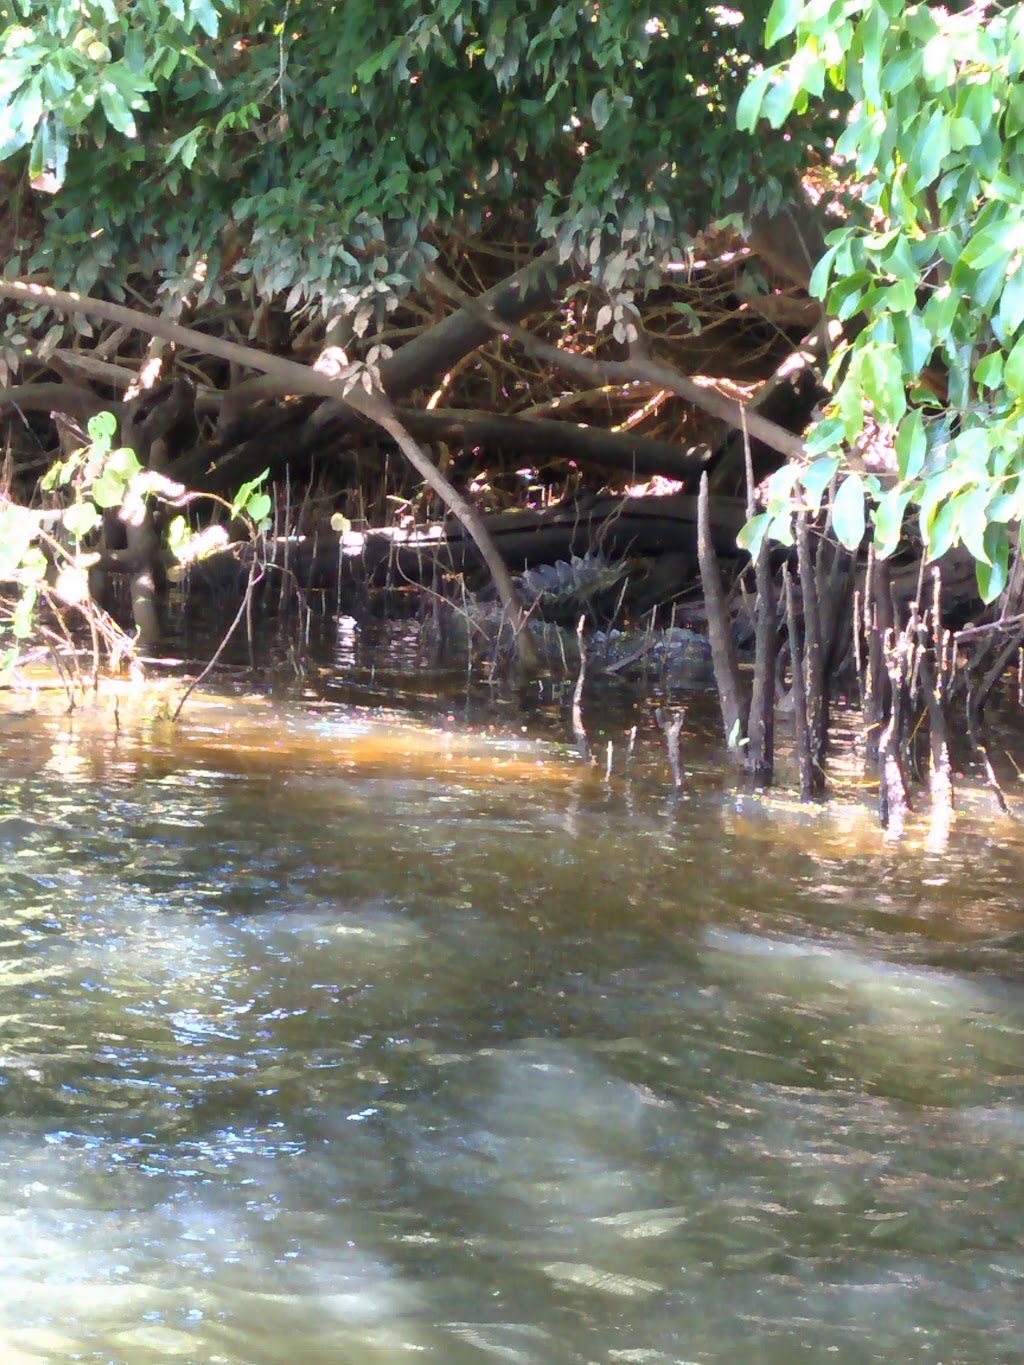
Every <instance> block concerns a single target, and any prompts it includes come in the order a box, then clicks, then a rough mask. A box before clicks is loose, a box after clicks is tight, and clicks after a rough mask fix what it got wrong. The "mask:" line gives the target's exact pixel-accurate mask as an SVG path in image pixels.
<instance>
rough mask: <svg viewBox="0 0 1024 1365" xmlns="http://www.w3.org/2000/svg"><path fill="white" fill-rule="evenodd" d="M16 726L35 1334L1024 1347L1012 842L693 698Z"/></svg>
mask: <svg viewBox="0 0 1024 1365" xmlns="http://www.w3.org/2000/svg"><path fill="white" fill-rule="evenodd" d="M6 741H7V742H6V746H5V751H4V765H5V766H4V770H3V774H4V776H3V784H2V789H0V846H2V849H3V861H2V870H0V1014H2V1016H3V1025H4V1027H3V1033H2V1042H0V1108H2V1112H3V1118H4V1122H3V1126H2V1132H0V1190H2V1193H3V1212H2V1214H0V1231H2V1233H3V1238H2V1242H0V1265H2V1267H3V1277H2V1284H3V1291H2V1294H0V1359H2V1360H3V1361H4V1362H5V1365H6V1362H8V1361H10V1362H15V1363H16V1362H26V1361H33V1362H43V1361H45V1362H52V1363H53V1365H63V1362H71V1361H79V1360H86V1361H90V1360H94V1361H116V1362H119V1365H120V1363H121V1362H123V1365H149V1363H150V1362H158V1361H169V1360H176V1359H180V1360H183V1361H190V1362H192V1361H204V1362H206V1361H209V1362H220V1365H262V1363H263V1362H267V1365H279V1363H280V1362H281V1361H284V1360H296V1361H302V1362H320V1361H323V1362H332V1363H336V1362H339V1361H340V1362H346V1365H347V1362H352V1363H353V1365H363V1363H364V1362H380V1365H385V1362H388V1363H390V1362H394V1361H400V1360H404V1359H406V1358H409V1359H416V1360H420V1359H424V1358H426V1359H432V1360H438V1361H446V1362H447V1361H453V1362H456V1365H461V1362H467V1365H469V1363H470V1362H486V1361H496V1362H497V1361H514V1362H525V1363H526V1365H533V1363H535V1365H561V1362H565V1363H566V1365H570V1363H572V1365H577V1363H580V1365H581V1363H582V1362H590V1361H600V1362H615V1361H626V1362H655V1363H658V1362H665V1365H669V1363H670V1362H678V1361H691V1360H692V1361H723V1362H725V1361H729V1362H733V1361H737V1360H745V1361H746V1360H749V1361H755V1362H761V1361H765V1362H775V1361H778V1362H779V1363H780V1365H782V1362H790V1361H792V1360H793V1359H794V1358H801V1357H803V1358H807V1359H812V1360H814V1359H825V1358H828V1359H831V1358H836V1359H839V1360H842V1361H850V1362H858V1361H862V1360H863V1361H888V1360H891V1361H904V1360H911V1359H914V1360H917V1359H922V1360H965V1361H966V1360H969V1361H972V1362H1007V1361H1010V1360H1014V1359H1019V1358H1024V1320H1022V1312H1021V1308H1020V1302H1021V1281H1022V1279H1024V1255H1022V1253H1021V1239H1022V1232H1024V1206H1022V1205H1024V1200H1022V1187H1021V1182H1020V1164H1021V1149H1022V1146H1024V1087H1022V1083H1021V1081H1022V1078H1021V1060H1020V1059H1021V1056H1022V1047H1021V1043H1022V1031H1024V989H1022V988H1021V987H1020V986H1019V985H1018V984H1017V983H1018V982H1019V981H1020V954H1019V910H1018V902H1017V900H1016V898H1015V894H1014V891H1013V887H1014V885H1015V878H1016V877H1017V876H1018V871H1019V861H1018V858H1019V854H1018V852H1017V851H1016V850H1015V849H1013V848H1012V847H1009V846H1008V847H1005V848H1003V849H1001V850H998V851H996V850H993V851H992V853H991V856H990V857H989V858H988V859H987V860H986V861H984V862H979V861H978V859H977V857H976V850H977V841H976V839H974V840H972V839H971V838H970V837H966V836H965V837H964V840H963V843H962V845H961V851H959V852H954V854H953V855H952V857H951V858H950V859H947V860H939V859H934V858H932V859H931V861H928V860H927V857H928V856H930V855H920V856H919V855H917V854H903V853H900V852H899V851H894V850H891V849H890V850H884V851H882V852H878V851H877V848H878V846H877V844H876V845H873V846H872V845H870V843H869V841H868V840H867V838H866V837H865V839H864V840H863V843H860V842H858V841H857V840H854V839H851V838H849V837H848V836H849V832H850V830H851V829H852V828H857V827H856V825H851V823H850V822H851V821H852V820H855V817H854V816H853V815H852V814H851V813H850V812H849V811H847V812H846V814H844V815H842V816H841V817H817V818H816V819H815V820H814V821H807V820H804V819H803V818H801V819H800V820H799V821H793V822H788V821H786V820H785V819H784V818H782V817H779V818H778V819H777V820H776V821H775V823H774V824H772V822H771V819H770V815H769V814H763V813H762V812H761V811H757V812H756V814H755V815H754V816H752V815H751V812H750V810H749V808H743V807H741V806H740V805H738V804H737V802H736V799H735V798H734V797H733V796H732V795H731V794H730V791H729V789H728V786H727V784H725V783H723V781H722V780H721V779H720V778H719V777H718V775H717V774H715V773H714V771H713V770H712V769H711V768H710V766H706V767H705V768H704V769H701V767H700V760H699V755H698V756H697V759H696V761H695V760H694V757H693V755H692V752H691V770H695V777H694V779H693V781H692V782H691V787H690V789H689V790H688V792H687V793H686V794H684V796H683V798H682V799H681V800H680V801H678V802H673V801H670V800H668V799H667V798H666V783H665V775H664V773H663V772H662V771H661V765H662V757H661V753H660V748H658V747H657V746H658V745H659V741H658V740H657V738H656V737H655V738H653V739H652V741H651V746H652V747H651V750H650V752H649V753H648V754H647V755H646V757H645V755H644V754H643V753H641V754H640V755H639V756H638V759H637V765H636V768H635V770H634V771H633V773H632V775H631V777H630V781H629V784H628V787H627V786H626V785H624V784H622V783H620V784H618V785H616V784H615V783H613V784H611V785H608V784H605V783H604V782H603V781H602V780H601V778H600V777H599V776H598V775H595V774H593V773H588V772H585V771H581V770H580V768H579V767H578V766H576V765H575V764H574V763H573V761H572V760H571V759H570V758H563V757H562V756H561V754H560V753H559V752H558V751H556V750H553V749H552V748H551V747H550V746H545V745H542V744H538V743H534V742H531V741H529V740H528V739H526V738H524V737H522V736H521V735H520V736H518V737H516V738H515V739H514V742H510V741H509V739H508V737H505V738H504V739H502V740H501V741H500V742H496V741H495V739H494V738H493V737H491V736H488V735H484V736H482V737H472V736H467V735H466V734H464V733H456V732H454V731H451V732H449V733H447V734H444V735H441V736H438V735H436V734H433V733H431V732H427V731H413V730H410V729H409V727H403V726H402V725H399V724H395V723H392V722H388V723H386V724H383V725H378V724H375V723H371V722H368V721H367V720H366V718H365V716H361V717H358V716H350V717H348V718H344V717H335V716H333V715H331V714H323V713H318V712H315V711H309V712H307V711H303V710H301V709H300V708H291V709H289V708H284V709H281V710H279V711H270V710H268V709H267V708H266V707H265V706H256V705H250V704H245V705H240V706H239V707H237V708H234V707H228V706H226V705H225V706H223V707H221V708H220V709H218V708H217V707H214V706H211V707H210V708H209V709H208V710H206V711H200V712H199V713H197V716H196V719H195V720H194V721H192V722H189V723H188V724H187V726H186V728H185V729H184V730H179V731H172V730H171V729H170V728H169V727H167V726H166V724H165V723H164V722H161V721H159V720H156V719H155V720H153V721H152V722H151V723H148V724H146V725H143V726H138V727H136V728H134V729H131V728H129V727H128V726H127V725H125V726H123V727H122V730H121V733H120V734H119V735H117V736H116V737H115V738H113V739H112V738H111V737H110V734H109V733H106V737H104V738H97V736H96V735H95V733H91V732H90V731H89V730H88V728H87V727H85V726H82V725H79V726H77V727H76V726H71V727H70V728H69V727H68V725H67V724H66V723H65V722H56V721H54V722H50V721H44V720H39V721H37V722H35V723H30V722H28V721H24V722H22V723H21V724H20V726H19V727H17V728H16V729H14V730H13V731H10V732H8V733H7V735H6ZM830 819H831V820H832V823H831V824H830V823H829V820H830ZM922 858H924V859H925V861H924V862H922ZM923 867H924V868H925V870H926V873H927V876H926V877H925V878H923V877H922V868H923ZM883 872H884V874H885V875H884V883H883V881H882V873H883ZM925 881H927V882H928V883H930V884H929V885H927V886H925ZM965 902H969V903H970V905H971V907H972V912H971V914H970V915H965V914H961V913H960V911H961V907H962V906H963V905H964V903H965ZM1014 930H1016V933H1017V935H1018V937H1017V938H1015V937H1014V933H1013V931H1014Z"/></svg>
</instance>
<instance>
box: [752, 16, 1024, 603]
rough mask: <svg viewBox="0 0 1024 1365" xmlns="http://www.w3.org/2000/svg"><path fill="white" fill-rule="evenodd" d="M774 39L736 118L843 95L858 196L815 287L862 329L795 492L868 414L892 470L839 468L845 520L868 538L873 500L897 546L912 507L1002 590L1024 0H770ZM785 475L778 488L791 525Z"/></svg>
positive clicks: (1018, 375) (1023, 492)
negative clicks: (995, 1)
mask: <svg viewBox="0 0 1024 1365" xmlns="http://www.w3.org/2000/svg"><path fill="white" fill-rule="evenodd" d="M767 38H768V41H769V42H772V43H779V44H781V45H783V46H785V47H788V48H789V49H790V55H789V56H788V57H787V58H786V60H785V61H783V62H781V63H780V64H778V65H776V66H774V67H770V68H768V69H767V70H765V71H763V72H761V73H759V74H757V75H756V76H755V78H754V80H753V81H752V82H751V85H750V88H749V89H748V91H747V93H746V95H745V96H744V99H743V101H742V104H741V108H740V111H739V115H740V122H741V123H742V124H743V125H744V126H746V127H753V126H754V125H755V123H756V121H757V119H758V117H761V118H763V119H765V120H767V122H768V123H770V124H771V125H772V126H773V127H775V128H779V127H782V126H784V125H785V124H786V121H787V120H788V119H789V118H790V117H791V116H792V115H793V113H794V111H796V112H797V113H798V114H799V115H803V116H806V114H807V111H809V110H810V111H813V110H814V108H815V107H819V108H822V107H824V104H825V102H826V101H829V100H831V99H833V98H834V97H835V92H842V94H843V97H844V98H848V99H852V101H853V104H852V106H851V113H850V116H849V119H848V122H847V126H846V129H845V131H844V132H843V134H842V136H841V137H840V138H839V140H838V143H837V146H836V157H835V159H836V164H837V166H839V167H840V168H841V169H842V170H844V171H845V173H846V174H847V176H848V178H849V180H850V181H851V182H853V184H855V186H856V193H855V195H854V196H852V197H851V198H850V199H849V200H848V206H847V207H848V214H849V217H848V221H847V222H846V224H845V225H844V226H842V227H840V228H838V229H837V230H836V231H835V232H833V233H832V235H831V237H830V238H829V247H828V251H827V254H826V255H825V257H824V258H823V260H822V261H821V262H820V263H819V265H818V267H817V270H816V271H815V275H814V279H813V287H814V288H815V289H816V290H817V292H818V294H819V295H820V296H821V297H822V298H823V299H825V300H826V301H827V305H828V308H829V310H830V312H831V313H832V314H833V315H834V316H835V317H837V318H839V319H842V320H848V321H851V322H853V323H855V324H856V326H855V327H853V328H851V329H850V335H851V339H850V340H849V341H848V342H847V343H846V344H844V345H843V346H842V347H841V348H840V350H839V352H838V354H837V356H836V360H835V363H834V364H833V367H832V375H833V377H834V380H835V381H836V383H837V387H836V390H835V397H834V401H833V403H832V406H831V408H830V410H829V414H828V416H827V419H826V420H825V421H823V422H822V423H821V424H820V425H819V427H818V429H817V431H816V433H815V434H814V436H813V438H812V440H811V443H810V448H811V450H812V451H819V452H829V453H828V454H825V455H823V456H822V458H821V459H819V460H818V461H817V462H816V463H815V464H814V465H812V466H811V470H810V471H809V479H808V481H807V490H808V492H809V494H810V496H811V498H812V500H815V499H817V498H820V496H821V490H822V488H823V487H824V486H825V485H826V484H827V483H828V481H829V477H830V475H831V474H832V473H834V472H835V471H836V469H837V468H839V466H840V460H839V453H838V452H840V451H844V450H849V449H850V448H851V447H855V446H857V444H858V443H860V442H862V440H863V438H864V434H865V424H866V423H870V424H873V427H874V428H875V429H878V428H880V429H881V431H882V433H883V434H888V435H889V436H890V437H891V439H892V442H893V444H894V449H895V456H896V461H895V465H896V467H895V468H894V469H893V470H892V471H891V473H890V474H889V475H888V476H886V475H883V476H882V478H881V479H879V478H878V477H875V476H872V475H869V476H864V475H863V474H862V473H861V472H858V471H855V472H853V473H851V474H850V475H849V476H848V478H847V479H846V481H845V483H844V484H843V485H842V488H841V489H840V499H839V517H838V529H840V531H841V533H843V534H844V537H845V538H846V539H847V540H848V541H849V543H851V544H855V543H857V542H858V541H859V540H860V536H861V533H862V531H863V528H864V520H865V518H864V507H865V494H868V495H869V496H870V497H871V498H873V499H874V501H875V510H874V528H875V529H874V534H875V541H876V545H877V546H878V547H879V549H880V550H881V551H882V552H883V553H889V552H891V551H892V550H893V549H894V548H895V547H896V545H897V543H898V541H899V539H900V536H901V527H902V525H903V518H904V513H905V511H906V509H907V507H908V505H909V504H914V505H915V506H916V508H917V512H918V518H917V520H918V525H919V529H920V535H921V537H922V540H923V542H924V544H925V546H926V548H927V551H928V554H929V555H930V556H931V557H932V558H938V557H940V556H941V555H942V554H943V553H944V552H945V551H946V550H947V549H948V548H949V547H950V546H951V545H953V544H955V543H957V542H962V543H963V544H965V545H966V546H967V547H968V548H969V549H970V550H971V552H972V553H973V554H974V556H975V558H976V560H977V561H978V566H979V569H978V573H979V583H980V587H981V590H982V594H983V596H984V597H985V598H986V600H991V599H994V598H995V597H997V596H998V595H999V593H1000V592H1001V591H1002V589H1003V587H1004V586H1005V584H1006V581H1007V574H1008V565H1009V562H1010V557H1011V551H1012V547H1013V544H1014V543H1015V541H1016V531H1015V530H1013V529H1012V528H1015V527H1016V526H1017V525H1018V524H1019V521H1020V518H1021V516H1022V513H1024V201H1022V198H1021V185H1022V184H1024V85H1022V83H1021V74H1022V72H1024V6H1020V5H1008V6H999V7H997V6H988V5H984V4H982V5H972V6H969V7H966V8H963V9H960V8H959V7H951V8H949V9H947V8H942V7H939V6H929V5H910V6H907V5H904V4H902V3H900V2H899V0H836V2H835V3H823V0H810V2H809V3H806V4H804V3H801V0H776V3H775V4H774V5H773V6H772V10H771V13H770V15H769V19H768V25H767ZM831 452H837V453H835V454H832V453H831ZM795 474H796V471H791V472H790V473H789V474H788V475H787V476H786V477H785V479H784V480H780V481H779V482H778V483H777V485H776V495H777V500H776V504H775V506H774V507H773V509H772V514H773V516H772V519H771V520H772V527H773V529H774V530H775V531H777V532H780V533H782V534H783V535H785V534H786V530H787V525H788V511H787V510H786V507H785V501H786V492H787V485H788V486H789V487H791V486H792V483H793V481H794V478H795ZM762 529H763V528H762Z"/></svg>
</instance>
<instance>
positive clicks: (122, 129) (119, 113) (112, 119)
mask: <svg viewBox="0 0 1024 1365" xmlns="http://www.w3.org/2000/svg"><path fill="white" fill-rule="evenodd" d="M99 90H100V104H101V105H102V106H103V112H104V113H105V114H106V116H107V121H108V122H109V124H110V126H111V127H112V128H114V129H115V130H116V131H117V132H119V133H123V134H124V135H125V137H135V134H136V129H135V119H134V117H133V116H132V111H131V110H130V109H129V108H128V102H127V100H126V99H125V97H124V95H122V93H121V91H120V90H118V88H117V86H116V85H112V84H111V83H110V82H109V81H104V82H103V84H102V85H101V86H100V88H99Z"/></svg>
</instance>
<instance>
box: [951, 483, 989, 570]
mask: <svg viewBox="0 0 1024 1365" xmlns="http://www.w3.org/2000/svg"><path fill="white" fill-rule="evenodd" d="M954 503H955V506H956V528H957V534H958V535H959V537H960V539H961V540H962V541H963V543H964V545H966V547H967V549H968V550H970V552H971V554H972V555H973V556H974V558H975V559H976V560H978V561H979V562H980V563H983V564H984V563H988V550H987V549H986V548H985V531H986V528H987V527H988V515H987V512H988V504H989V490H988V488H972V489H970V491H969V492H967V493H961V494H960V495H959V497H957V498H955V499H954Z"/></svg>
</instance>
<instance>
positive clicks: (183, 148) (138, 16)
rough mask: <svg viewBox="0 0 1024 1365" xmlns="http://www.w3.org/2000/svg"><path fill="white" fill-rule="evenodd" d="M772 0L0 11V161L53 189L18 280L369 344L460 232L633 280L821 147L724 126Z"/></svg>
mask: <svg viewBox="0 0 1024 1365" xmlns="http://www.w3.org/2000/svg"><path fill="white" fill-rule="evenodd" d="M766 3H767V0H754V3H753V4H752V5H751V7H750V8H749V9H747V10H745V11H744V12H742V13H741V12H740V11H739V10H734V9H731V8H728V7H726V6H724V5H717V4H706V3H705V4H701V3H680V4H673V5H659V4H655V3H653V0H641V3H637V0H600V2H599V3H598V0H584V3H571V2H570V3H554V0H533V3H528V4H523V3H522V0H405V3H396V4H389V5H382V4H380V3H379V2H378V0H338V3H323V0H291V3H288V4H283V5H282V4H281V3H279V0H275V3H273V4H270V3H262V2H261V0H173V2H172V3H164V4H158V3H155V0H133V3H131V4H123V3H115V0H21V3H18V4H11V3H7V4H2V3H0V54H2V56H0V101H2V104H0V159H2V158H4V157H7V158H10V157H16V158H21V159H22V160H21V161H18V162H17V163H16V164H17V166H18V167H19V168H20V167H21V165H22V164H23V162H24V163H25V165H26V169H27V171H28V174H29V176H30V177H31V178H32V180H33V182H34V183H35V184H36V185H37V186H38V187H40V188H42V189H46V190H50V191H52V192H53V197H52V199H51V200H50V201H49V202H48V203H47V204H46V207H45V211H44V214H43V223H42V225H41V232H40V234H39V235H38V237H34V238H33V240H31V241H29V242H26V243H24V244H23V245H22V249H21V251H20V259H19V262H18V268H20V269H22V270H28V269H31V270H39V269H42V270H46V271H48V272H49V273H50V274H51V275H52V278H53V281H54V283H56V284H60V285H68V286H71V287H74V288H77V289H79V290H82V291H92V290H94V289H95V288H96V286H97V284H98V282H99V283H101V284H102V288H103V289H104V290H105V291H107V292H110V291H113V292H117V291H118V290H120V289H122V288H123V286H124V282H125V280H126V278H127V277H128V276H129V275H136V276H137V275H139V274H141V275H142V276H144V277H149V278H156V279H158V280H160V281H163V283H164V285H165V287H166V288H168V289H171V290H178V291H180V292H182V293H184V292H186V291H188V292H190V293H194V292H195V290H196V278H195V277H196V270H197V267H198V269H199V274H200V276H201V281H200V289H199V301H200V302H201V301H202V300H203V298H204V297H207V298H210V297H212V298H214V299H216V298H217V297H218V290H220V289H222V288H223V285H224V281H225V279H226V278H228V277H231V278H232V279H233V281H238V280H243V281H249V282H251V288H252V289H253V290H254V291H255V293H256V295H258V296H261V297H264V298H266V297H271V296H277V297H281V298H283V299H284V301H285V303H286V306H287V307H288V309H289V310H295V309H298V308H301V307H303V306H315V307H316V308H319V309H322V310H323V311H324V312H325V313H328V314H331V313H337V312H348V313H351V314H357V315H358V316H359V317H360V318H361V319H362V322H361V326H362V327H364V328H365V326H366V325H368V324H369V322H370V321H372V319H373V317H374V316H378V319H379V315H380V314H381V313H382V312H383V311H384V310H385V309H386V308H387V307H388V306H393V301H394V300H395V299H397V298H398V297H400V296H401V295H402V294H403V293H405V292H406V291H407V290H408V289H409V288H410V286H411V284H412V283H413V282H415V280H416V279H417V278H418V276H419V274H420V272H421V270H422V267H423V265H424V263H425V262H426V261H427V260H428V259H430V258H431V257H432V255H433V254H434V252H435V243H436V241H437V239H438V237H439V235H447V234H451V233H469V234H474V233H478V232H481V231H491V232H495V231H496V232H498V233H500V234H502V235H504V236H505V238H506V239H508V238H509V237H512V238H515V239H517V240H519V241H521V242H522V241H526V242H529V241H532V240H534V239H538V240H544V241H551V240H553V239H557V240H558V241H559V242H560V243H561V244H562V248H563V250H564V252H565V254H566V255H568V254H569V253H570V252H571V251H573V250H578V251H580V252H581V253H582V254H583V255H584V256H587V255H589V259H590V263H591V265H592V266H593V267H594V269H595V271H596V272H597V273H598V275H599V276H601V277H603V279H604V281H605V282H606V283H607V284H608V285H609V286H610V287H611V288H613V289H614V288H618V287H619V286H621V285H622V284H623V283H624V282H626V283H639V284H641V285H642V284H644V283H647V282H650V281H652V280H653V279H654V278H655V274H656V269H657V267H658V266H659V265H661V264H662V263H663V262H664V260H665V259H666V258H668V257H669V256H678V254H679V250H680V244H681V242H683V241H685V239H686V234H687V232H689V231H691V230H693V229H695V228H701V227H703V226H705V225H706V223H707V222H708V221H709V220H710V219H711V218H712V217H713V216H714V215H715V214H716V213H717V212H719V211H721V210H722V209H723V207H725V206H727V203H728V198H729V196H730V194H732V193H733V192H734V191H735V189H736V187H737V185H738V184H739V183H740V181H741V179H742V180H743V181H747V180H749V179H750V178H751V177H752V176H754V178H756V182H757V186H758V189H757V193H756V194H755V205H756V203H757V202H763V201H764V200H765V199H769V198H771V197H773V196H774V197H775V198H777V197H778V196H779V194H780V193H781V187H782V185H783V183H784V182H785V180H786V177H787V176H788V175H789V173H790V172H792V171H793V170H794V169H796V168H798V167H799V166H800V165H801V164H802V161H803V160H804V158H805V156H806V149H807V145H808V142H809V141H813V140H814V137H813V136H812V134H811V132H807V133H806V134H805V135H802V136H800V137H795V138H790V139H782V138H779V139H773V140H772V143H771V146H770V147H769V148H767V149H759V148H758V146H757V145H756V144H755V143H754V142H753V141H752V140H751V139H750V138H748V137H746V136H743V135H740V134H739V133H738V131H737V129H736V126H735V120H734V117H733V115H734V110H735V106H736V103H737V101H738V100H739V97H740V95H741V93H742V91H743V88H744V86H745V83H746V80H747V77H748V75H749V73H750V71H751V69H752V64H753V63H756V62H757V61H758V60H760V58H761V57H762V56H763V52H762V34H763V27H764V19H765V12H766V9H765V6H766ZM815 136H816V135H815ZM818 140H819V141H820V138H819V139H818Z"/></svg>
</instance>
